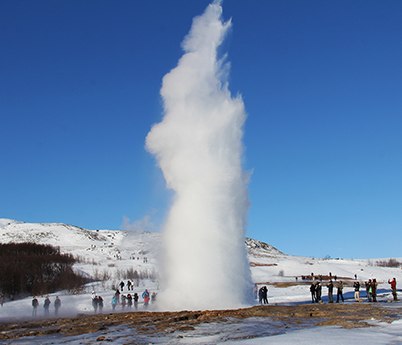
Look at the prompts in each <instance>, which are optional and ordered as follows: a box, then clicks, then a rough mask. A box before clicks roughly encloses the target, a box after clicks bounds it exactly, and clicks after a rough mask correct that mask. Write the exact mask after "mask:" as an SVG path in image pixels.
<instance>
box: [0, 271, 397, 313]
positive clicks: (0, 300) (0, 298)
mask: <svg viewBox="0 0 402 345" xmlns="http://www.w3.org/2000/svg"><path fill="white" fill-rule="evenodd" d="M394 279H395V278H394ZM0 304H1V307H3V304H4V295H3V294H1V296H0Z"/></svg>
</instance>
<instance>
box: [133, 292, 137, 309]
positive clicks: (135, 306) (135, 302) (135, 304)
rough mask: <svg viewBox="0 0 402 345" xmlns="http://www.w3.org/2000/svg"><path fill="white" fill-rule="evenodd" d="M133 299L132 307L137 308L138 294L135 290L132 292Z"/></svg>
mask: <svg viewBox="0 0 402 345" xmlns="http://www.w3.org/2000/svg"><path fill="white" fill-rule="evenodd" d="M133 300H134V308H135V309H137V308H138V294H137V293H136V292H134V296H133Z"/></svg>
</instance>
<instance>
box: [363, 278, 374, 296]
mask: <svg viewBox="0 0 402 345" xmlns="http://www.w3.org/2000/svg"><path fill="white" fill-rule="evenodd" d="M364 285H365V286H366V296H367V302H371V301H372V298H371V279H369V280H368V282H365V283H364Z"/></svg>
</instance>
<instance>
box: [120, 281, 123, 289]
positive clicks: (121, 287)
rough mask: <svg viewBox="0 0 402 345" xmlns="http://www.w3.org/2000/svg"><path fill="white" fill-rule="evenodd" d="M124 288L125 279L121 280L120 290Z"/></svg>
mask: <svg viewBox="0 0 402 345" xmlns="http://www.w3.org/2000/svg"><path fill="white" fill-rule="evenodd" d="M123 288H124V281H121V282H120V290H121V291H123Z"/></svg>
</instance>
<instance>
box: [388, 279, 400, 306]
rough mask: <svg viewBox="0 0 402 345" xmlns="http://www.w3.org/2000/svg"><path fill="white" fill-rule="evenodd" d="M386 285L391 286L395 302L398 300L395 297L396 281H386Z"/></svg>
mask: <svg viewBox="0 0 402 345" xmlns="http://www.w3.org/2000/svg"><path fill="white" fill-rule="evenodd" d="M388 284H391V289H392V295H393V296H394V301H397V300H398V298H397V297H396V279H395V278H394V279H392V280H391V281H389V279H388Z"/></svg>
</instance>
